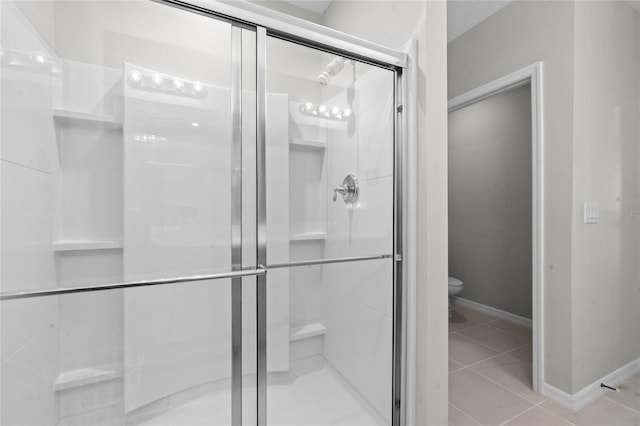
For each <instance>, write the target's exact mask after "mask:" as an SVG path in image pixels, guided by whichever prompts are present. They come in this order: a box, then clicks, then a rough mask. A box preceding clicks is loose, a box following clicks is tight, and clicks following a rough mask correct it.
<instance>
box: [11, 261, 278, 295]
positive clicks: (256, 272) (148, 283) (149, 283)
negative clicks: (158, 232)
mask: <svg viewBox="0 0 640 426" xmlns="http://www.w3.org/2000/svg"><path fill="white" fill-rule="evenodd" d="M266 273H267V270H266V269H263V268H258V269H253V270H247V271H234V272H226V273H222V274H211V275H194V276H191V277H176V278H161V279H157V280H142V281H129V282H124V283H116V284H98V285H90V286H81V287H63V288H50V289H44V290H25V291H8V292H4V293H0V300H2V301H4V300H15V299H29V298H32V297H41V296H59V295H63V294H74V293H87V292H93V291H103V290H118V289H122V288H139V287H153V286H158V285H166V284H179V283H191V282H197V281H207V280H219V279H223V278H237V277H251V276H261V275H265V274H266Z"/></svg>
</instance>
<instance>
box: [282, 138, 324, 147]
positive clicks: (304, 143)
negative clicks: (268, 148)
mask: <svg viewBox="0 0 640 426" xmlns="http://www.w3.org/2000/svg"><path fill="white" fill-rule="evenodd" d="M289 143H290V144H291V146H293V147H302V148H315V149H325V148H326V147H327V143H326V142H325V141H317V140H307V139H291V141H290V142H289Z"/></svg>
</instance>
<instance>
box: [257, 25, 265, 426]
mask: <svg viewBox="0 0 640 426" xmlns="http://www.w3.org/2000/svg"><path fill="white" fill-rule="evenodd" d="M266 76H267V30H266V29H265V28H264V27H257V29H256V192H257V193H256V210H257V211H256V213H257V215H256V218H257V227H256V229H257V233H258V239H257V240H258V241H257V243H258V246H257V253H256V257H257V259H256V261H257V264H258V265H266V264H267V198H266V196H267V170H266V125H267V121H266V115H267V86H266V84H267V77H266ZM256 321H257V324H256V328H257V352H258V353H257V360H258V361H257V382H258V383H257V387H258V390H257V391H258V407H257V412H258V426H263V425H266V424H267V276H266V275H264V276H261V277H259V278H258V282H257V286H256Z"/></svg>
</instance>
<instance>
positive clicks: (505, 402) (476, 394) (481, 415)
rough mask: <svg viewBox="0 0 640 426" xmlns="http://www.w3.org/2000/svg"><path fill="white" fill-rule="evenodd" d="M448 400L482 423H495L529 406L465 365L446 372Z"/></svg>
mask: <svg viewBox="0 0 640 426" xmlns="http://www.w3.org/2000/svg"><path fill="white" fill-rule="evenodd" d="M449 401H450V402H451V403H452V404H453V405H455V406H456V407H458V408H459V409H460V410H462V411H464V412H465V413H466V414H467V415H468V416H470V417H471V418H472V419H474V420H475V421H477V422H478V423H480V424H482V425H499V424H501V423H504V422H505V421H507V420H509V419H511V418H513V417H515V416H516V415H518V414H519V413H521V412H523V411H524V410H526V409H527V408H530V407H532V406H533V404H531V403H530V402H528V401H525V400H524V399H522V398H520V397H519V396H518V395H516V394H514V393H513V392H510V391H508V390H506V389H504V388H503V387H501V386H498V385H496V384H495V383H492V382H490V381H489V380H487V379H485V378H484V377H482V376H480V375H479V374H476V373H474V372H473V371H470V370H469V369H464V370H460V371H457V372H455V373H452V374H450V375H449Z"/></svg>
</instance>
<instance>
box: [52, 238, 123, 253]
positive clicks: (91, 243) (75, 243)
mask: <svg viewBox="0 0 640 426" xmlns="http://www.w3.org/2000/svg"><path fill="white" fill-rule="evenodd" d="M109 249H112V250H113V249H116V250H117V249H122V241H120V240H59V241H54V242H53V251H56V252H60V251H80V250H109Z"/></svg>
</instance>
